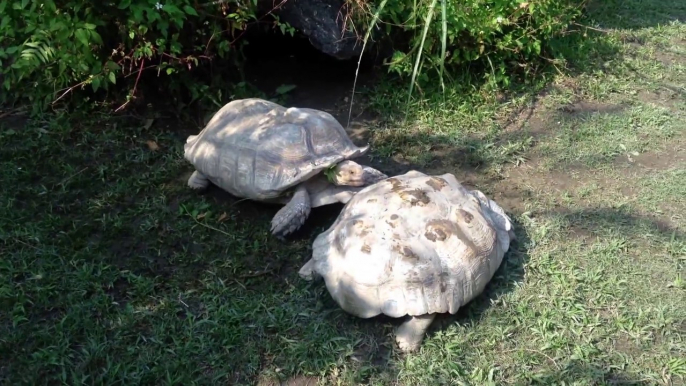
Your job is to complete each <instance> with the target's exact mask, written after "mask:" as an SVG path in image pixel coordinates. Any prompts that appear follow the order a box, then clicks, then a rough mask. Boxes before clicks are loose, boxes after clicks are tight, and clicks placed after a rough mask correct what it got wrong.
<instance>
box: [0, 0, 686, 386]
mask: <svg viewBox="0 0 686 386" xmlns="http://www.w3.org/2000/svg"><path fill="white" fill-rule="evenodd" d="M588 13H589V14H588V16H587V17H586V18H585V19H584V20H582V22H581V24H583V25H585V26H587V27H591V28H586V27H580V28H581V29H582V30H585V31H586V32H587V35H588V36H587V37H586V38H585V39H568V40H565V41H566V42H567V43H566V44H568V45H569V46H568V47H566V48H565V47H564V46H563V47H562V48H563V49H565V52H567V53H568V54H567V61H566V62H565V63H557V64H556V65H557V66H558V68H559V70H560V71H559V72H558V73H556V74H555V76H553V77H548V79H547V80H546V82H538V83H536V84H534V85H531V86H530V87H528V88H526V89H522V90H519V91H517V92H512V93H508V94H507V95H491V94H489V93H488V92H485V91H482V90H480V89H474V90H471V91H469V90H467V88H466V87H451V88H449V89H448V90H447V92H446V95H445V96H442V95H435V96H427V97H426V98H425V99H424V100H423V101H422V102H416V103H415V104H413V105H412V108H411V109H409V111H407V116H405V113H406V111H405V109H404V106H403V103H404V102H405V97H406V95H402V94H401V93H397V92H394V90H393V89H391V88H390V87H391V86H389V85H387V84H385V83H381V84H379V85H377V86H376V87H375V88H374V89H372V90H371V91H368V92H366V93H365V94H364V96H363V99H364V102H363V107H365V108H366V111H367V112H368V114H356V115H355V116H358V115H360V116H361V117H360V118H358V119H357V120H356V121H355V123H354V124H353V135H354V138H356V140H360V141H362V140H368V141H369V142H370V143H371V144H372V147H373V154H372V155H371V156H370V157H369V159H370V162H372V163H373V164H374V165H375V166H377V167H378V168H379V169H381V170H383V171H385V172H387V173H390V174H394V173H402V172H405V171H407V170H410V169H417V170H422V171H424V172H429V173H445V172H450V173H453V174H455V175H456V177H457V178H458V179H459V180H460V181H462V182H463V183H464V184H465V185H468V186H472V187H477V188H479V189H480V190H482V191H484V193H486V194H487V195H489V196H490V197H491V198H493V199H494V200H496V201H497V202H499V203H500V204H501V205H502V206H503V207H504V208H505V210H506V211H507V212H508V213H509V214H510V215H511V216H512V218H513V219H514V220H515V223H516V231H517V236H518V240H517V242H516V243H514V244H513V245H512V247H511V249H510V251H509V252H508V254H507V255H506V257H505V260H504V262H503V264H502V266H501V269H500V270H499V271H498V272H497V273H496V276H495V277H494V279H493V281H492V283H491V284H490V285H489V287H488V288H487V290H486V292H485V293H484V294H483V295H482V296H480V297H479V298H477V299H476V300H475V301H473V302H472V303H471V304H469V305H468V306H466V307H465V308H464V309H463V310H462V311H460V312H459V313H458V314H457V315H456V316H455V317H451V318H448V317H444V318H442V319H441V320H440V321H439V322H438V323H436V325H435V327H434V328H433V329H432V332H431V334H429V336H427V338H426V339H425V341H424V343H423V346H422V348H421V350H420V351H418V352H416V353H414V354H409V355H403V354H400V353H399V352H398V351H397V349H396V348H395V347H394V345H393V328H394V327H395V326H397V324H398V322H397V321H395V320H392V319H387V318H374V319H370V320H361V319H357V318H354V317H352V316H350V315H348V314H346V313H344V312H343V311H341V310H340V309H339V308H338V307H337V306H336V304H335V303H334V302H333V301H332V300H331V299H330V297H329V295H328V293H327V292H326V289H325V288H324V286H323V285H322V284H321V283H307V282H304V281H303V280H301V279H300V278H299V277H298V274H297V271H298V269H299V268H300V267H301V266H302V265H303V264H304V263H305V262H306V261H307V259H308V257H309V253H310V246H311V242H312V240H313V239H314V237H316V235H317V234H318V233H319V232H321V231H322V230H324V229H325V228H326V227H328V226H329V225H330V224H331V223H332V222H333V220H334V218H335V216H336V214H337V213H338V211H339V210H340V206H331V207H326V208H317V209H316V210H314V211H313V212H312V215H311V218H310V221H309V222H308V224H307V226H306V227H305V228H304V229H302V231H300V232H298V233H297V234H296V235H294V236H293V237H290V238H289V239H288V240H287V241H286V242H282V241H279V240H277V239H275V238H274V237H271V235H270V234H269V220H270V219H271V217H272V216H273V215H274V214H275V213H276V211H277V210H278V207H274V206H267V205H260V204H255V203H251V202H247V201H239V200H236V199H234V198H232V197H231V196H229V195H228V194H226V193H223V192H221V191H219V190H218V189H212V190H211V191H210V192H208V193H206V194H198V193H195V192H193V191H190V189H188V188H187V186H186V185H185V181H186V179H187V177H188V176H189V175H190V173H191V172H192V168H191V167H190V165H189V164H188V163H187V162H186V161H184V160H183V157H182V147H183V143H184V142H185V138H186V137H187V135H189V134H191V133H195V132H197V131H198V130H199V129H200V128H199V127H197V126H193V125H191V124H186V123H184V124H180V123H178V122H176V121H174V120H169V119H164V118H158V119H155V120H153V121H146V120H139V119H135V118H131V117H125V116H123V117H111V116H107V115H104V114H103V115H102V116H93V115H90V116H81V115H78V114H74V115H71V116H67V115H57V116H45V117H44V118H41V119H31V120H26V119H24V118H22V117H20V116H11V115H8V116H5V117H4V118H3V119H2V121H1V126H0V139H1V141H2V144H3V147H2V149H1V150H0V154H1V157H0V178H1V179H2V184H0V197H2V200H1V202H2V206H1V207H0V254H1V256H2V259H0V309H1V310H2V312H0V381H1V383H3V384H8V385H18V384H31V385H39V384H69V385H75V384H108V385H109V384H121V385H134V384H175V385H177V384H178V385H195V384H197V385H200V384H207V385H209V384H213V385H214V384H241V385H243V384H257V385H278V384H281V383H283V384H288V385H315V384H318V383H319V384H341V385H349V384H373V385H393V384H398V385H434V384H464V385H489V384H493V385H495V384H517V385H524V384H545V385H552V384H566V385H571V384H574V385H614V384H638V385H684V384H686V231H685V227H686V2H684V1H682V0H647V1H641V0H605V1H597V2H596V5H592V6H591V7H590V8H589V10H588ZM563 43H564V42H562V43H561V44H563ZM348 86H349V85H346V87H348ZM320 92H325V93H327V95H329V94H330V93H331V89H330V88H328V89H326V90H323V91H320ZM346 96H347V94H346V93H341V94H340V95H337V97H340V99H341V100H343V98H344V97H346ZM289 103H297V99H292V100H291V101H289ZM303 103H305V102H303ZM337 106H338V107H340V106H342V108H340V109H337V108H335V107H334V106H331V111H332V112H334V113H335V114H336V116H337V117H338V118H340V119H341V122H342V123H344V124H345V121H346V119H347V106H345V104H342V105H341V104H339V105H337ZM317 107H319V106H317ZM359 108H361V107H359ZM362 117H364V118H365V119H362ZM404 118H407V119H406V120H404Z"/></svg>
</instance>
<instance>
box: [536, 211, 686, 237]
mask: <svg viewBox="0 0 686 386" xmlns="http://www.w3.org/2000/svg"><path fill="white" fill-rule="evenodd" d="M545 215H546V216H560V217H561V218H562V219H563V221H564V222H565V223H567V224H568V226H569V228H570V230H572V231H573V232H575V233H578V234H585V235H593V236H599V237H603V236H607V234H608V233H613V234H616V235H620V236H623V237H626V238H627V239H628V240H635V239H637V238H640V237H648V238H651V239H655V241H659V242H671V241H675V240H686V233H684V232H683V230H680V229H678V228H677V227H675V226H674V225H672V224H669V223H668V222H667V221H664V220H662V219H659V218H649V217H646V216H643V215H638V214H635V213H632V212H631V211H629V210H628V209H622V208H619V209H613V208H584V209H559V210H554V211H549V212H545Z"/></svg>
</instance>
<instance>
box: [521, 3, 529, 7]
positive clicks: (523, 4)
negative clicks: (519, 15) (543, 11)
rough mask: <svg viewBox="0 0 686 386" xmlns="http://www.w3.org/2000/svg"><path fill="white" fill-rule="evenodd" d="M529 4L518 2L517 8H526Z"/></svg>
mask: <svg viewBox="0 0 686 386" xmlns="http://www.w3.org/2000/svg"><path fill="white" fill-rule="evenodd" d="M528 6H529V3H520V4H519V8H526V7H528Z"/></svg>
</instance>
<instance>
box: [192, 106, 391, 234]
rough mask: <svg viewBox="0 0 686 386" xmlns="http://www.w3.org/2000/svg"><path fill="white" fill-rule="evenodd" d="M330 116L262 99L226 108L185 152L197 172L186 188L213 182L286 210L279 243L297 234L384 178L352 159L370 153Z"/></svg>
mask: <svg viewBox="0 0 686 386" xmlns="http://www.w3.org/2000/svg"><path fill="white" fill-rule="evenodd" d="M368 150H369V146H365V147H358V146H355V144H353V142H352V141H351V140H350V137H348V134H347V133H346V131H345V129H344V128H343V126H341V124H340V123H338V121H337V120H336V119H335V118H334V117H333V116H332V115H331V114H328V113H326V112H323V111H319V110H314V109H308V108H295V107H291V108H285V107H283V106H280V105H278V104H276V103H273V102H269V101H266V100H263V99H257V98H248V99H239V100H234V101H232V102H229V103H227V104H226V105H224V107H222V108H221V109H220V110H219V111H218V112H217V113H215V114H214V116H213V117H212V119H211V120H210V121H209V122H208V123H207V126H205V128H204V129H203V130H202V131H201V132H200V133H199V134H198V135H191V136H189V137H188V139H187V140H186V144H185V146H184V158H185V159H186V160H187V161H188V162H190V163H191V164H193V166H194V167H195V169H196V170H195V171H194V172H193V174H192V175H191V176H190V178H189V179H188V186H190V187H191V188H193V189H198V190H199V189H204V188H206V187H207V186H208V185H209V184H210V182H212V183H213V184H215V185H217V186H219V187H220V188H222V189H223V190H226V191H227V192H229V193H231V194H232V195H234V196H237V197H242V198H248V199H252V200H255V201H262V202H268V203H277V204H282V205H285V206H284V207H283V208H281V209H280V210H279V212H277V213H276V215H275V216H274V218H273V219H272V223H271V231H272V233H273V234H274V235H275V236H277V237H279V238H283V236H285V235H287V234H289V233H292V232H294V231H296V230H297V229H298V228H300V227H301V226H302V225H303V224H304V222H305V220H306V219H307V217H308V216H309V215H310V210H311V208H314V207H318V206H322V205H328V204H333V203H336V202H341V203H343V204H345V203H346V202H348V200H350V198H351V197H352V196H353V195H354V194H355V193H356V192H358V191H360V190H361V189H362V188H364V187H365V186H368V185H370V184H373V183H375V182H378V181H380V180H382V179H384V178H387V176H386V175H385V174H383V173H381V172H380V171H378V170H376V169H373V168H371V167H368V166H362V165H360V164H358V163H356V162H354V161H351V159H352V158H356V157H360V156H362V155H364V154H365V153H367V151H368Z"/></svg>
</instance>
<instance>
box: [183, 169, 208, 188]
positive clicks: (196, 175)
mask: <svg viewBox="0 0 686 386" xmlns="http://www.w3.org/2000/svg"><path fill="white" fill-rule="evenodd" d="M188 186H189V187H190V188H191V189H195V190H203V189H206V188H207V187H208V186H210V180H208V179H207V177H205V176H204V175H203V174H202V173H200V172H199V171H197V170H196V171H194V172H193V174H191V176H190V177H189V178H188Z"/></svg>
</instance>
